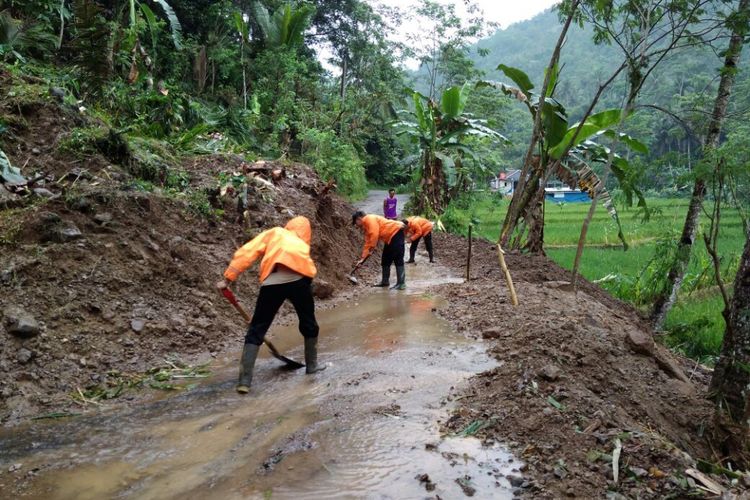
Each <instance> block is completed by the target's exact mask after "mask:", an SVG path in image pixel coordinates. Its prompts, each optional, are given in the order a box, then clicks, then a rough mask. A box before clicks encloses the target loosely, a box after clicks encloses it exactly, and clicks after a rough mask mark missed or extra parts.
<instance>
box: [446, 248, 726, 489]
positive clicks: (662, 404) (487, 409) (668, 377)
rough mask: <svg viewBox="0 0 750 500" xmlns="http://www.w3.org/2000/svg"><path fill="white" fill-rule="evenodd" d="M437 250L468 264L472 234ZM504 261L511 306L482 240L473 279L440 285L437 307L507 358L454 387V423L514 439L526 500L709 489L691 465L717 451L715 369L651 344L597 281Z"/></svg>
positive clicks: (450, 426) (489, 437) (647, 332)
mask: <svg viewBox="0 0 750 500" xmlns="http://www.w3.org/2000/svg"><path fill="white" fill-rule="evenodd" d="M435 248H436V255H437V258H438V259H439V261H440V262H442V263H444V264H448V265H451V266H452V267H454V269H455V272H456V273H462V272H463V268H464V266H465V262H466V253H465V252H466V242H465V240H463V239H461V238H457V237H455V236H452V235H445V234H439V235H437V237H436V242H435ZM507 262H508V266H509V268H510V270H511V273H512V275H513V278H514V280H515V284H516V288H517V292H518V296H519V300H520V302H521V306H520V307H513V306H512V305H511V304H510V299H509V295H508V293H507V289H506V286H505V282H504V280H503V278H502V276H501V273H500V268H499V265H498V260H497V254H496V252H495V248H494V245H491V244H490V243H488V242H484V241H478V242H475V246H474V258H473V268H472V280H471V281H470V282H469V283H464V284H461V285H451V286H447V287H441V288H439V290H438V291H439V293H440V294H441V295H443V296H444V297H446V299H447V304H446V305H445V307H443V308H442V309H441V310H440V314H441V315H443V316H444V317H445V318H447V319H448V320H449V321H450V322H451V323H452V324H454V325H455V327H456V328H458V329H459V330H463V331H465V332H466V333H467V334H468V335H470V336H473V337H476V338H480V337H481V338H485V339H488V340H489V342H490V352H491V353H492V354H493V355H494V356H495V357H496V358H497V359H498V361H500V363H501V366H499V367H498V368H496V369H494V370H491V371H489V372H485V373H482V374H481V375H479V376H477V377H475V378H474V379H473V380H472V383H471V385H470V389H469V390H468V391H467V392H465V393H461V394H455V396H456V397H458V398H461V401H460V407H459V409H458V411H457V412H456V413H455V414H454V415H453V416H452V418H451V419H450V420H449V421H448V422H447V423H446V424H445V428H446V430H447V431H451V432H456V431H462V430H464V429H466V428H467V427H468V426H469V425H470V424H472V423H475V422H479V424H475V425H480V424H481V426H482V428H481V430H480V431H479V432H478V434H477V435H478V436H480V437H482V438H483V439H485V440H486V441H488V442H492V441H499V442H501V443H507V444H509V445H510V446H511V447H512V448H513V449H514V451H515V452H516V453H517V454H518V455H519V457H520V458H521V459H522V460H523V461H524V462H526V466H524V468H523V469H522V472H521V473H520V475H523V476H525V478H527V479H528V480H526V481H523V480H521V479H519V480H518V482H517V485H521V484H523V488H521V489H519V494H524V495H526V496H528V497H533V498H559V497H565V496H575V497H581V498H597V497H598V498H602V497H603V496H604V495H605V494H606V493H607V492H608V491H609V490H611V491H612V493H611V494H614V493H619V494H624V495H626V496H627V497H629V498H635V497H638V498H664V497H669V496H671V497H677V498H682V497H684V496H686V495H698V496H702V494H703V493H705V492H704V491H702V490H699V489H696V488H695V487H694V486H695V482H694V481H693V479H688V478H687V476H686V474H685V471H686V469H688V468H691V467H696V466H697V463H696V461H697V460H698V459H700V458H708V459H710V449H709V448H708V445H707V443H706V441H705V439H704V438H703V429H704V428H705V427H706V425H707V423H708V419H709V418H710V417H711V413H712V406H711V404H710V403H709V401H708V400H706V399H705V393H706V384H707V381H708V377H709V375H710V374H708V373H707V371H706V370H705V369H704V368H702V367H701V366H698V365H696V364H695V363H694V362H692V361H690V360H686V359H680V358H678V357H676V356H674V355H673V354H671V353H670V352H668V351H667V350H666V349H665V348H664V347H663V346H661V345H659V344H655V343H654V342H653V340H652V339H653V332H652V330H651V329H650V327H649V326H648V324H647V323H646V322H645V321H643V320H642V319H641V318H640V317H639V316H638V314H637V313H636V311H635V310H633V309H632V308H631V307H630V306H628V305H626V304H624V303H622V302H620V301H618V300H616V299H613V298H612V297H611V296H609V295H607V294H606V292H604V291H603V290H601V289H600V288H598V287H597V286H596V285H592V284H591V283H588V282H583V283H582V284H581V288H580V290H579V292H578V294H577V295H576V294H575V293H573V292H572V291H566V288H565V286H564V283H565V280H567V279H569V273H567V272H566V271H564V270H563V269H561V268H560V267H558V266H557V265H555V264H554V263H552V262H550V261H549V260H548V259H546V258H544V257H531V256H520V255H509V256H507ZM617 439H619V440H620V442H621V443H622V451H621V456H620V460H619V482H618V484H617V485H615V484H614V482H613V468H612V463H611V462H612V458H611V457H612V454H613V452H614V449H615V447H616V440H617ZM714 479H715V480H717V481H720V480H721V479H720V478H718V477H714ZM725 483H726V481H725ZM699 484H700V483H699Z"/></svg>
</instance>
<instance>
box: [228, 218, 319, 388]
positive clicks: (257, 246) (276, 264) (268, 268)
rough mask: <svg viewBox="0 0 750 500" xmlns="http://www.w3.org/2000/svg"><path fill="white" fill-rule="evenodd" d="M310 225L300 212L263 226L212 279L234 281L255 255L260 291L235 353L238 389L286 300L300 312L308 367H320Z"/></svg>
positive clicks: (249, 377) (246, 379) (247, 384)
mask: <svg viewBox="0 0 750 500" xmlns="http://www.w3.org/2000/svg"><path fill="white" fill-rule="evenodd" d="M311 236H312V229H311V228H310V221H309V220H307V218H305V217H295V218H293V219H292V220H290V221H289V222H288V223H287V224H286V226H284V227H283V228H281V227H274V228H271V229H268V230H266V231H263V232H262V233H260V234H259V235H258V236H256V237H255V238H253V239H252V240H250V241H249V242H247V243H245V245H243V246H242V247H241V248H240V249H239V250H237V251H236V252H235V253H234V257H232V262H231V263H230V264H229V266H228V267H227V269H226V271H224V279H222V280H221V281H219V282H218V283H217V284H216V287H217V288H218V289H219V290H222V289H224V288H227V287H228V286H229V284H230V283H234V282H235V281H236V280H237V278H239V276H240V274H242V273H243V272H245V271H246V270H247V269H248V268H249V267H250V266H252V265H253V263H255V261H257V260H258V259H261V261H260V272H259V276H258V279H259V280H260V292H259V293H258V300H257V301H256V302H255V312H254V313H253V319H252V320H251V321H250V326H249V327H248V329H247V334H246V335H245V347H244V348H243V349H242V358H241V359H240V376H239V381H238V382H237V392H239V393H240V394H247V393H248V392H249V391H250V383H251V382H252V380H253V369H254V368H255V360H256V358H257V357H258V351H259V350H260V345H261V344H262V343H263V337H265V335H266V332H267V331H268V329H269V328H270V327H271V323H272V322H273V319H274V317H275V316H276V313H277V312H278V311H279V308H280V307H281V304H283V303H284V301H285V300H289V302H291V303H292V305H293V306H294V310H295V311H296V312H297V317H298V318H299V331H300V333H301V334H302V336H303V337H304V338H305V366H306V367H307V370H306V371H307V373H315V372H319V371H321V370H325V368H326V367H325V365H323V366H320V365H318V350H317V345H318V330H319V328H318V323H317V321H316V320H315V302H314V300H313V294H312V279H313V278H314V277H315V274H316V273H317V270H316V269H315V263H314V262H313V260H312V259H311V258H310V238H311Z"/></svg>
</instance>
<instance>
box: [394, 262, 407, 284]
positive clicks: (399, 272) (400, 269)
mask: <svg viewBox="0 0 750 500" xmlns="http://www.w3.org/2000/svg"><path fill="white" fill-rule="evenodd" d="M396 276H397V281H396V286H395V287H394V288H396V290H406V269H404V266H396Z"/></svg>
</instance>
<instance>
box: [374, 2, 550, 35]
mask: <svg viewBox="0 0 750 500" xmlns="http://www.w3.org/2000/svg"><path fill="white" fill-rule="evenodd" d="M367 1H368V2H369V3H370V4H372V5H378V4H382V5H387V6H389V7H400V8H402V9H408V8H409V6H411V5H416V4H417V3H418V1H417V0H367ZM438 1H440V3H445V4H447V3H454V4H456V7H457V10H458V11H459V12H463V1H461V0H453V1H452V2H451V1H450V0H438ZM558 2H559V0H474V3H475V4H477V5H478V6H479V7H480V8H481V9H482V10H483V11H484V13H485V17H486V19H487V21H490V22H495V23H500V26H501V27H503V28H507V27H508V26H509V25H511V24H513V23H516V22H518V21H523V20H525V19H531V18H532V17H534V16H535V15H536V14H539V13H540V12H542V11H543V10H544V9H547V8H549V7H551V6H552V5H554V4H556V3H558Z"/></svg>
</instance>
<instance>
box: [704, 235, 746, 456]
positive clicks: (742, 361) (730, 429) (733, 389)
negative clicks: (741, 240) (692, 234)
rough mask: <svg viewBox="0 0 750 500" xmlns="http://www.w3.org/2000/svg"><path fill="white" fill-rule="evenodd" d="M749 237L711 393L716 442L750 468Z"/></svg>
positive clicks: (723, 451)
mask: <svg viewBox="0 0 750 500" xmlns="http://www.w3.org/2000/svg"><path fill="white" fill-rule="evenodd" d="M748 367H750V237H748V239H747V243H745V251H744V252H743V253H742V259H741V260H740V267H739V269H738V270H737V276H736V277H735V280H734V296H733V297H732V301H731V306H730V308H729V314H728V318H727V327H726V331H725V333H724V343H723V345H722V349H721V357H720V358H719V361H718V363H717V364H716V369H715V370H714V375H713V378H712V379H711V390H712V393H713V395H714V397H715V401H716V419H715V427H714V436H713V437H714V440H715V441H718V443H717V444H718V445H719V446H720V447H721V452H722V453H723V454H726V455H727V456H729V457H730V459H732V460H734V461H735V463H736V464H737V465H740V466H741V467H743V468H744V467H746V466H747V465H748V460H747V459H748V457H747V453H746V452H747V445H748V426H749V425H750V423H749V422H750V405H749V404H748V397H749V396H750V369H749V368H748Z"/></svg>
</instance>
